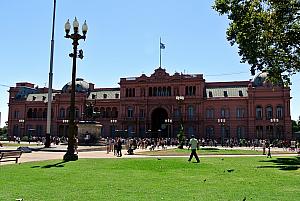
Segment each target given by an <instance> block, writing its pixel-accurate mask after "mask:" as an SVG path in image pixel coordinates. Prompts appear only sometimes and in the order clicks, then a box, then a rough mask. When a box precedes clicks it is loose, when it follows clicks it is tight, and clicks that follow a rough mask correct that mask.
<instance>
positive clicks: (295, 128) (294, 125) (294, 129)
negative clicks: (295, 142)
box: [292, 120, 300, 132]
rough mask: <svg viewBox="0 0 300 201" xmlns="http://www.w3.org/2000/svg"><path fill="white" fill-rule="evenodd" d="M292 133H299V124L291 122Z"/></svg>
mask: <svg viewBox="0 0 300 201" xmlns="http://www.w3.org/2000/svg"><path fill="white" fill-rule="evenodd" d="M292 131H293V132H298V131H300V128H299V122H298V123H297V122H296V121H294V120H292Z"/></svg>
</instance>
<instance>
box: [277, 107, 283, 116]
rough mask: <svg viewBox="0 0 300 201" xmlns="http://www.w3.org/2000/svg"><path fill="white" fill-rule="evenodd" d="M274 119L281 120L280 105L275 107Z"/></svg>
mask: <svg viewBox="0 0 300 201" xmlns="http://www.w3.org/2000/svg"><path fill="white" fill-rule="evenodd" d="M276 118H278V119H282V118H283V107H282V106H280V105H279V106H277V107H276Z"/></svg>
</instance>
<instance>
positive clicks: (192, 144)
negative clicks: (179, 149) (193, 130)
mask: <svg viewBox="0 0 300 201" xmlns="http://www.w3.org/2000/svg"><path fill="white" fill-rule="evenodd" d="M197 147H198V140H197V139H196V138H195V136H194V135H192V136H191V139H190V142H189V148H188V149H190V148H191V151H192V152H191V155H190V158H189V160H188V161H189V162H190V161H191V160H192V158H193V156H195V158H196V160H197V163H200V160H199V157H198V155H197V152H196V150H197Z"/></svg>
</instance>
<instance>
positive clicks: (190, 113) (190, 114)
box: [188, 105, 194, 118]
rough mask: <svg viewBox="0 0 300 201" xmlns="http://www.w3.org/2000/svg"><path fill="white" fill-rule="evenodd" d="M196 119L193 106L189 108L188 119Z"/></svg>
mask: <svg viewBox="0 0 300 201" xmlns="http://www.w3.org/2000/svg"><path fill="white" fill-rule="evenodd" d="M193 117H194V107H193V106H192V105H190V106H188V118H193Z"/></svg>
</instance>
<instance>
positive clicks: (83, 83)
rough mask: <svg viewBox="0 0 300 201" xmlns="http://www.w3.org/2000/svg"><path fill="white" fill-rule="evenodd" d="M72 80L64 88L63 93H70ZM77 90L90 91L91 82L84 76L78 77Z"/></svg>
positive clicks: (81, 91)
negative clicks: (84, 78) (85, 79)
mask: <svg viewBox="0 0 300 201" xmlns="http://www.w3.org/2000/svg"><path fill="white" fill-rule="evenodd" d="M71 85H72V82H68V83H67V84H65V86H64V87H63V88H62V93H68V92H70V90H71ZM75 91H76V92H80V93H86V92H88V91H89V83H88V82H86V81H84V80H83V79H82V78H76V81H75Z"/></svg>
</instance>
